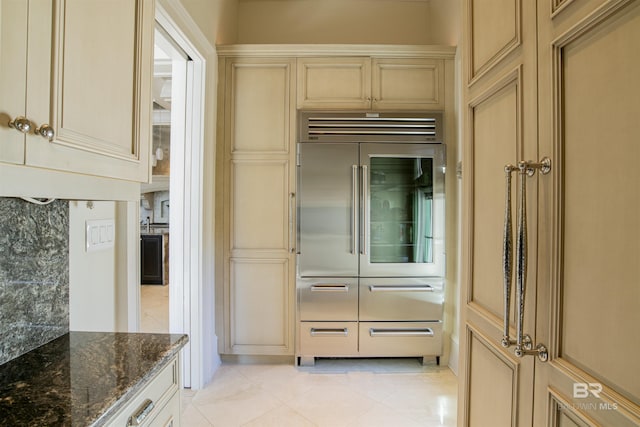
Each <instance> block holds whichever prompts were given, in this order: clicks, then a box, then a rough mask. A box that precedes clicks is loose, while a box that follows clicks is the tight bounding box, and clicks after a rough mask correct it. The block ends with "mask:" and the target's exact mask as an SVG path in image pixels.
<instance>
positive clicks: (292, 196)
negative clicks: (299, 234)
mask: <svg viewBox="0 0 640 427" xmlns="http://www.w3.org/2000/svg"><path fill="white" fill-rule="evenodd" d="M295 200H296V193H289V253H294V252H295V251H296V245H295V243H294V242H295V231H296V230H295V224H296V222H295V218H294V215H293V211H294V205H295Z"/></svg>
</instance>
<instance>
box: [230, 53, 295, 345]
mask: <svg viewBox="0 0 640 427" xmlns="http://www.w3.org/2000/svg"><path fill="white" fill-rule="evenodd" d="M294 73H295V59H289V58H235V57H233V58H221V60H220V78H221V80H220V81H221V82H223V86H221V90H220V101H219V102H220V105H221V106H222V108H220V116H219V122H220V123H221V124H222V129H223V132H222V135H219V138H220V141H224V142H223V143H222V144H221V145H222V146H223V150H222V151H223V152H222V153H220V152H219V155H221V156H222V157H223V159H224V160H223V162H222V163H223V164H222V165H221V166H222V169H223V170H224V172H223V177H222V182H223V183H222V186H220V187H219V188H220V189H221V191H222V196H223V197H224V201H222V205H223V206H224V213H223V215H222V217H223V218H224V225H222V226H221V227H220V229H221V230H223V231H222V233H223V234H224V237H223V239H224V241H225V250H224V253H225V261H224V272H225V273H224V274H225V278H224V287H225V292H224V299H225V301H224V311H225V319H224V322H223V323H224V333H223V335H224V337H225V345H224V350H223V352H224V353H227V354H278V355H292V354H293V329H294V315H293V313H294V306H293V295H294V283H295V280H294V277H295V276H294V265H295V263H294V260H295V258H294V248H293V244H294V242H293V232H294V230H293V227H294V224H295V223H294V210H295V207H294V203H295V199H294V196H295V194H294V186H295V162H294V153H295V150H294V149H293V148H292V147H294V144H293V141H294V135H295V108H294V106H295V78H294V77H295V74H294ZM222 88H224V89H222ZM220 195H221V194H219V197H220Z"/></svg>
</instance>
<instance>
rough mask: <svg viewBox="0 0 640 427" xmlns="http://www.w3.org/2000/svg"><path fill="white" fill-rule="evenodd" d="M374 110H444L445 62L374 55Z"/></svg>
mask: <svg viewBox="0 0 640 427" xmlns="http://www.w3.org/2000/svg"><path fill="white" fill-rule="evenodd" d="M372 71H373V77H372V85H373V87H372V96H373V105H372V106H373V108H374V109H443V108H444V61H443V60H439V59H420V58H418V59H395V58H374V59H373V65H372Z"/></svg>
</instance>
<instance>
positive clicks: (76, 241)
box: [69, 201, 117, 332]
mask: <svg viewBox="0 0 640 427" xmlns="http://www.w3.org/2000/svg"><path fill="white" fill-rule="evenodd" d="M103 219H115V202H92V204H91V205H87V202H83V201H70V202H69V329H70V330H72V331H104V332H113V331H115V330H116V309H115V305H116V287H115V268H114V266H115V248H114V247H111V248H108V249H104V250H99V251H95V252H87V251H86V249H85V222H86V221H88V220H103ZM116 244H117V242H116Z"/></svg>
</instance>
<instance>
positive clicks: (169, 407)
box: [149, 391, 181, 427]
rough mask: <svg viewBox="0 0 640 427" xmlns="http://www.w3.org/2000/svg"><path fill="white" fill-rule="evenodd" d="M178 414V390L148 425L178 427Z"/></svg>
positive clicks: (153, 426) (152, 426) (150, 426)
mask: <svg viewBox="0 0 640 427" xmlns="http://www.w3.org/2000/svg"><path fill="white" fill-rule="evenodd" d="M180 416H181V414H180V391H176V392H175V393H174V394H173V397H172V398H171V400H169V401H168V402H167V404H166V405H164V407H163V408H162V410H160V412H159V413H158V415H156V417H155V418H154V419H153V421H152V422H151V424H149V427H180V425H181V422H180Z"/></svg>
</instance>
